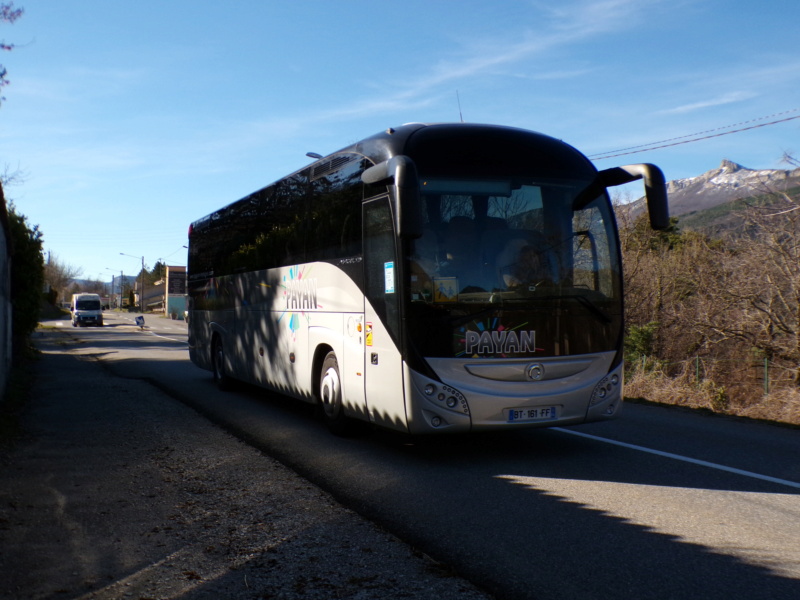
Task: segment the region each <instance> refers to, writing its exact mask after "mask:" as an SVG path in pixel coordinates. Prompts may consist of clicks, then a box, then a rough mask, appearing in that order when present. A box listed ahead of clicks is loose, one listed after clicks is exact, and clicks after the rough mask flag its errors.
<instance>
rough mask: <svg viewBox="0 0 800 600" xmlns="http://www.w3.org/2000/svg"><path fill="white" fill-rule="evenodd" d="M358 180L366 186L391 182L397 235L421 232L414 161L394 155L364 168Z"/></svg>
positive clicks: (420, 207) (414, 234)
mask: <svg viewBox="0 0 800 600" xmlns="http://www.w3.org/2000/svg"><path fill="white" fill-rule="evenodd" d="M361 181H363V182H364V183H366V184H368V185H369V184H376V183H381V182H384V181H385V182H386V183H387V185H391V187H392V194H391V198H392V205H393V208H394V219H395V229H396V230H397V235H399V236H400V237H407V238H418V237H420V236H421V235H422V206H421V201H420V194H419V177H418V176H417V167H416V165H414V161H412V160H411V159H410V158H408V157H407V156H395V157H393V158H390V159H389V160H385V161H383V162H382V163H378V164H377V165H374V166H372V167H369V168H368V169H365V170H364V172H363V173H362V174H361ZM390 182H391V183H390Z"/></svg>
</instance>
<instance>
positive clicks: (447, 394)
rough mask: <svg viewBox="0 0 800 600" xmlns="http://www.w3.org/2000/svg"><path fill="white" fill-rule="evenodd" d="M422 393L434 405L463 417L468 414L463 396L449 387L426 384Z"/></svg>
mask: <svg viewBox="0 0 800 600" xmlns="http://www.w3.org/2000/svg"><path fill="white" fill-rule="evenodd" d="M422 392H423V393H424V394H425V396H427V397H428V398H429V399H430V400H431V401H434V402H435V404H438V405H439V406H442V405H443V408H444V407H446V408H448V409H449V410H452V411H455V412H458V413H461V414H464V415H468V414H469V405H468V404H467V399H466V398H465V397H464V394H462V393H461V392H459V391H458V390H457V389H455V388H453V387H450V386H449V385H445V384H439V385H437V384H435V383H426V384H425V386H424V387H423V388H422Z"/></svg>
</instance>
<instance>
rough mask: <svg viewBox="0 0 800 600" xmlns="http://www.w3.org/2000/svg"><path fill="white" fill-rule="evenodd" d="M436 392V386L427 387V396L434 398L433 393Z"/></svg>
mask: <svg viewBox="0 0 800 600" xmlns="http://www.w3.org/2000/svg"><path fill="white" fill-rule="evenodd" d="M435 391H436V386H435V385H433V384H432V383H429V384H428V385H426V386H425V394H426V395H428V396H433V393H434V392H435Z"/></svg>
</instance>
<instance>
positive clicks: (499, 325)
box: [405, 178, 622, 358]
mask: <svg viewBox="0 0 800 600" xmlns="http://www.w3.org/2000/svg"><path fill="white" fill-rule="evenodd" d="M588 183H589V182H587V181H570V180H541V179H536V180H534V179H530V180H525V179H514V180H458V179H436V178H431V179H423V180H422V181H421V193H422V202H423V219H424V230H423V234H422V236H421V237H420V238H417V239H414V240H411V241H410V242H409V245H408V255H407V259H408V268H407V284H408V285H407V288H406V289H407V290H408V292H407V297H406V298H405V300H406V302H407V306H408V312H407V314H408V316H409V319H408V326H409V332H410V336H411V340H412V342H413V344H414V345H415V346H416V347H417V349H418V350H419V351H420V352H421V354H422V355H423V356H428V357H454V356H458V357H473V356H474V357H508V358H516V357H527V358H531V357H535V356H536V355H537V354H538V355H542V356H563V355H575V354H587V353H594V352H607V351H611V350H615V349H616V348H617V345H618V342H619V336H620V333H621V328H622V288H621V273H620V264H619V252H618V249H617V246H616V242H615V240H616V231H615V228H614V227H615V226H614V220H613V215H612V212H611V206H610V204H609V202H608V199H607V197H606V196H605V194H603V195H601V196H598V197H596V198H595V199H594V200H592V201H591V202H588V203H587V202H586V201H584V200H583V199H580V198H581V192H582V191H583V190H584V189H586V187H587V185H588Z"/></svg>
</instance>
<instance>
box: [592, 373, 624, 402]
mask: <svg viewBox="0 0 800 600" xmlns="http://www.w3.org/2000/svg"><path fill="white" fill-rule="evenodd" d="M621 382H622V378H621V377H620V376H619V374H618V373H614V374H613V375H609V376H608V377H603V379H602V380H600V383H598V384H597V385H596V386H595V388H594V391H593V392H592V397H591V399H590V400H589V406H594V405H595V404H598V403H600V402H603V401H604V400H606V399H607V398H610V397H611V396H613V395H615V394H619V391H620V383H621Z"/></svg>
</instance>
